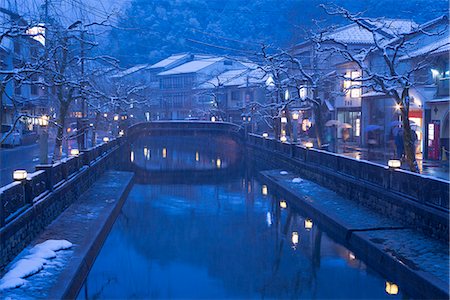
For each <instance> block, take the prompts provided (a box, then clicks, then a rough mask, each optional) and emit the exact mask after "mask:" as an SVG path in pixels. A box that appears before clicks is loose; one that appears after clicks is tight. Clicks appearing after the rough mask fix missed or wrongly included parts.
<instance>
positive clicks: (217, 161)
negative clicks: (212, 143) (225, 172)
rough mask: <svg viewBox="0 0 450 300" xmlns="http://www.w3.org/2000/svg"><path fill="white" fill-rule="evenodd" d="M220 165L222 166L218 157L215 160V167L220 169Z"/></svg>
mask: <svg viewBox="0 0 450 300" xmlns="http://www.w3.org/2000/svg"><path fill="white" fill-rule="evenodd" d="M221 166H222V161H221V160H220V158H218V159H217V160H216V167H217V169H220V167H221Z"/></svg>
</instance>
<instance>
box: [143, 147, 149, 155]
mask: <svg viewBox="0 0 450 300" xmlns="http://www.w3.org/2000/svg"><path fill="white" fill-rule="evenodd" d="M147 153H148V149H147V147H144V156H145V157H147Z"/></svg>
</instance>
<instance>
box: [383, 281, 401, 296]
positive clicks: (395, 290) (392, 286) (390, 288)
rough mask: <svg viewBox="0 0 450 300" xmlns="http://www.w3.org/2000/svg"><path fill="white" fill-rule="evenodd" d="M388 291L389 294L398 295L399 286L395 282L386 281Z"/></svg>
mask: <svg viewBox="0 0 450 300" xmlns="http://www.w3.org/2000/svg"><path fill="white" fill-rule="evenodd" d="M386 293H388V294H389V295H397V294H398V286H397V285H396V284H395V283H392V282H389V281H386Z"/></svg>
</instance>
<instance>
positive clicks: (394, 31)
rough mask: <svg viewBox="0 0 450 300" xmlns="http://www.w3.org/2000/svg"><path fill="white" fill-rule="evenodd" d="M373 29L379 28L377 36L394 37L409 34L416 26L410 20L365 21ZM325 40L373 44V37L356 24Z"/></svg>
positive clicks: (332, 34)
mask: <svg viewBox="0 0 450 300" xmlns="http://www.w3.org/2000/svg"><path fill="white" fill-rule="evenodd" d="M367 23H368V24H369V25H370V26H372V27H373V28H379V29H380V30H379V31H378V33H377V34H379V35H380V36H381V35H386V36H389V35H390V36H391V37H392V36H395V35H398V34H405V33H408V32H411V31H412V30H413V29H414V28H416V27H417V26H418V25H417V24H416V23H415V22H413V21H410V20H400V19H398V20H397V19H396V20H392V19H380V20H373V21H367ZM324 37H325V38H326V39H332V40H335V41H337V42H340V43H345V44H373V43H374V40H373V35H372V33H371V32H370V31H368V30H366V29H364V28H362V27H360V26H358V25H357V24H351V25H347V26H344V27H341V28H338V29H336V30H335V31H333V32H332V33H330V34H327V35H325V36H324Z"/></svg>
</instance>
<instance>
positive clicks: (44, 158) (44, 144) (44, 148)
mask: <svg viewBox="0 0 450 300" xmlns="http://www.w3.org/2000/svg"><path fill="white" fill-rule="evenodd" d="M48 2H49V0H45V2H44V26H45V33H44V41H45V44H44V60H45V64H44V67H45V69H44V82H46V81H47V79H48V72H47V66H46V64H47V60H48V37H49V27H50V26H49V24H48V23H49V22H48ZM44 89H45V97H46V98H47V109H48V108H49V106H50V94H49V90H48V87H47V85H44ZM48 118H49V116H41V117H40V120H42V121H41V122H40V126H39V130H40V133H39V162H40V163H41V164H47V163H48Z"/></svg>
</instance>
